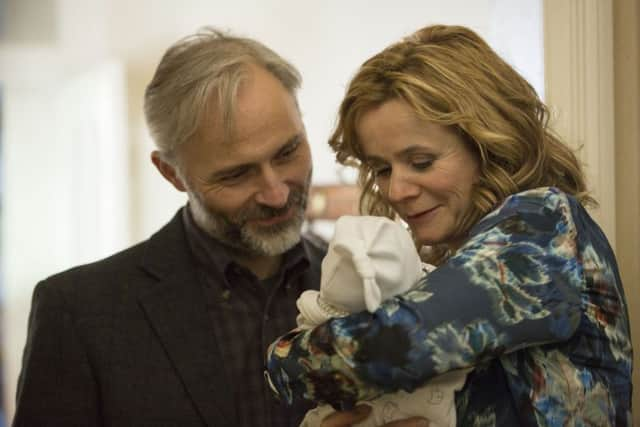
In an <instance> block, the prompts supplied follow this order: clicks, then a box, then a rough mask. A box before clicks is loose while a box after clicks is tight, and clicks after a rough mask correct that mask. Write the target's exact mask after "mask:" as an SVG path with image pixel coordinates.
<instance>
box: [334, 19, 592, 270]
mask: <svg viewBox="0 0 640 427" xmlns="http://www.w3.org/2000/svg"><path fill="white" fill-rule="evenodd" d="M391 99H401V100H403V101H404V102H406V103H407V104H408V105H409V106H410V107H411V108H412V109H413V110H414V112H415V113H416V114H417V116H418V117H420V118H421V119H423V120H426V121H430V122H435V123H439V124H442V125H445V126H451V127H453V128H455V129H456V130H457V131H458V132H459V133H460V134H461V136H462V137H463V139H464V140H465V141H466V142H467V143H468V144H469V145H470V147H471V149H472V150H473V151H475V153H476V154H477V156H478V159H479V164H480V167H479V179H478V181H477V183H476V185H475V186H474V189H473V192H472V203H471V205H472V207H471V209H470V211H469V212H468V214H467V216H466V218H465V219H464V220H463V222H462V224H461V227H462V230H461V232H462V234H464V233H466V232H467V231H468V230H469V229H470V228H471V227H472V226H473V225H474V224H475V223H476V222H478V220H479V219H480V218H482V217H483V216H484V215H486V214H487V213H488V212H490V211H491V210H492V209H495V208H496V207H497V205H498V204H500V203H501V202H502V201H503V200H504V199H505V198H506V197H507V196H509V195H511V194H514V193H517V192H520V191H523V190H527V189H532V188H536V187H543V186H554V187H558V188H559V189H561V190H562V191H564V192H566V193H568V194H571V195H574V196H575V197H576V198H577V199H578V200H579V201H580V202H581V203H582V204H584V205H595V204H596V202H595V200H594V199H592V198H591V196H589V194H588V193H587V189H586V185H585V178H584V175H583V172H582V169H581V166H580V163H579V162H578V159H577V158H576V156H575V155H574V153H573V152H572V151H571V149H569V148H568V147H567V146H566V145H564V144H563V143H562V142H561V141H560V140H559V138H558V137H557V136H556V135H554V133H553V132H552V131H551V129H550V128H549V127H548V121H549V111H548V109H547V107H546V106H545V105H544V103H543V102H542V101H541V100H540V99H539V97H538V95H537V94H536V92H535V90H534V89H533V87H532V86H531V85H530V84H529V83H528V82H527V81H526V80H525V79H524V78H523V77H522V76H520V75H519V74H518V73H517V72H516V71H515V70H514V69H513V68H512V67H511V66H509V65H508V64H507V63H506V62H505V61H504V60H502V59H501V58H500V57H499V56H498V55H497V54H496V53H495V52H494V51H493V50H492V49H491V48H490V47H489V45H488V44H487V43H486V42H485V41H484V40H482V38H480V37H479V36H478V35H477V34H476V33H474V32H473V31H471V30H470V29H468V28H465V27H460V26H444V25H434V26H429V27H425V28H423V29H421V30H419V31H417V32H415V33H414V34H412V35H410V36H409V37H406V38H405V39H403V40H401V41H400V42H398V43H395V44H393V45H391V46H389V47H388V48H386V49H384V50H383V51H382V52H380V53H378V54H376V55H374V56H373V57H372V58H370V59H369V60H367V61H366V62H365V63H364V64H363V65H362V66H361V67H360V69H359V70H358V72H357V73H356V75H355V76H354V77H353V79H352V80H351V83H350V84H349V87H348V89H347V93H346V95H345V98H344V100H343V101H342V104H341V106H340V111H339V117H338V123H337V126H336V129H335V131H334V133H333V135H332V136H331V138H330V140H329V144H330V145H331V147H332V148H333V150H334V151H335V152H336V158H337V160H338V162H340V163H341V164H345V165H351V166H356V167H357V168H358V169H359V172H360V174H359V184H360V186H361V187H362V195H361V199H360V211H361V212H362V213H364V214H370V215H383V216H388V217H391V218H393V217H395V212H394V211H393V209H392V208H391V206H390V205H389V204H388V203H387V202H386V201H385V199H384V197H383V195H382V194H381V193H380V192H379V189H378V187H377V186H376V184H375V176H374V174H373V171H372V170H371V169H370V167H369V165H367V163H366V162H365V161H364V155H363V152H362V149H361V146H360V143H359V141H358V135H357V132H356V127H357V125H358V121H359V119H360V117H361V116H362V115H363V114H364V113H366V112H367V111H370V110H371V109H373V108H375V107H377V106H379V105H381V104H382V103H384V102H386V101H389V100H391ZM433 249H434V250H433V251H432V253H433V254H434V255H433V257H430V258H431V259H430V261H431V262H435V263H438V262H439V261H442V259H443V258H444V256H445V255H444V254H445V252H446V251H445V249H446V248H433Z"/></svg>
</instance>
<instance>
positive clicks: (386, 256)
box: [297, 216, 469, 427]
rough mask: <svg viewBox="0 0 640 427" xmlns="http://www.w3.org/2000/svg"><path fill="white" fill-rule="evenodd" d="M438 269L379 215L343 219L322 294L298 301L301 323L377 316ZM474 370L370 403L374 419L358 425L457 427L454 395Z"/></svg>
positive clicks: (314, 417)
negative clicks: (403, 422)
mask: <svg viewBox="0 0 640 427" xmlns="http://www.w3.org/2000/svg"><path fill="white" fill-rule="evenodd" d="M432 269H433V266H430V265H427V264H423V263H422V262H421V260H420V257H419V255H418V252H417V250H416V248H415V245H414V243H413V240H412V239H411V236H410V235H409V233H408V232H407V230H405V229H404V227H402V226H401V225H400V224H398V223H396V222H393V221H391V220H390V219H388V218H383V217H374V216H343V217H341V218H339V219H338V220H337V221H336V224H335V234H334V237H333V239H332V240H331V242H330V243H329V249H328V252H327V255H326V257H325V258H324V260H323V261H322V276H321V279H320V291H319V292H318V291H305V292H303V293H302V295H300V297H299V298H298V301H297V306H298V310H299V311H300V314H299V315H298V318H297V322H298V326H299V327H301V328H313V327H315V326H317V325H320V324H321V323H324V322H326V321H327V320H329V319H330V318H332V317H341V316H346V315H348V314H350V313H356V312H360V311H363V310H368V311H369V312H374V311H375V310H376V309H377V308H378V307H379V306H380V304H381V303H382V301H384V300H385V299H387V298H390V297H393V296H394V295H398V294H402V293H404V292H407V291H408V290H410V289H412V288H413V287H414V286H415V285H416V284H417V283H418V282H419V281H420V279H421V278H423V277H424V276H425V275H426V274H427V273H428V272H429V271H431V270H432ZM468 372H469V371H468V370H465V371H452V372H448V373H446V374H444V375H441V376H438V377H436V378H433V379H432V380H431V381H429V382H428V383H427V384H425V385H423V386H422V387H420V388H418V389H416V390H414V391H413V393H407V392H404V391H398V392H396V393H393V394H385V395H382V396H380V397H379V398H377V399H375V400H373V401H369V402H366V404H367V405H369V406H371V407H372V409H373V410H372V411H371V415H370V416H369V417H368V418H367V419H366V420H365V421H363V422H362V423H359V424H357V426H367V427H369V426H371V427H375V426H380V425H383V424H385V423H388V422H391V421H395V420H400V419H404V418H408V417H412V416H423V417H425V418H427V419H428V420H429V421H430V424H429V425H430V426H432V427H454V426H455V425H456V410H455V401H454V392H455V391H456V390H460V389H461V388H462V387H463V385H464V383H465V379H466V375H467V373H468ZM332 412H333V408H331V406H329V405H321V406H318V407H317V408H315V409H313V410H311V411H309V412H308V413H307V415H306V416H305V418H304V420H303V421H302V424H301V425H300V426H301V427H317V426H319V425H320V423H321V421H322V420H323V419H324V418H325V417H326V416H327V415H329V414H331V413H332Z"/></svg>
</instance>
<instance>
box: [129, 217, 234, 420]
mask: <svg viewBox="0 0 640 427" xmlns="http://www.w3.org/2000/svg"><path fill="white" fill-rule="evenodd" d="M179 215H180V212H178V214H177V215H176V216H175V217H174V219H173V220H172V221H171V222H170V223H169V224H168V225H167V226H166V227H165V228H163V229H162V230H160V231H159V232H158V233H156V234H155V235H154V236H153V237H152V238H151V239H150V240H149V241H148V243H147V245H148V247H147V250H146V253H145V259H144V261H143V268H144V269H145V270H147V271H148V272H149V273H151V274H153V275H155V276H157V277H158V279H159V282H158V283H156V284H155V285H154V286H153V287H152V289H150V290H149V292H147V293H145V294H144V295H142V296H141V297H140V303H141V305H142V307H143V308H144V310H145V313H146V315H147V318H148V320H149V322H150V323H151V325H152V328H153V329H154V330H155V331H156V333H157V335H158V338H159V339H160V341H161V342H162V344H163V346H164V348H165V349H166V352H167V355H168V357H169V358H170V359H171V362H172V364H173V366H174V367H175V369H176V371H177V373H178V375H179V376H180V377H181V378H182V381H183V383H184V386H185V389H186V390H187V392H188V394H189V395H190V396H191V398H192V399H193V402H194V404H195V406H196V407H197V409H198V411H199V413H200V415H201V416H202V418H203V420H204V421H205V423H206V424H207V425H209V426H214V425H215V426H223V425H224V426H229V427H231V426H232V425H233V424H232V423H233V420H235V419H236V414H235V412H234V410H235V409H234V408H235V404H234V402H233V396H232V393H230V390H231V389H232V388H231V387H230V385H229V382H228V381H229V379H228V378H227V377H226V372H225V370H224V361H223V360H222V359H221V357H220V352H219V351H218V343H216V340H215V337H214V334H213V331H212V329H211V320H210V319H209V317H208V314H207V311H206V306H205V303H204V296H203V293H202V288H201V285H200V283H199V281H198V278H197V276H196V274H195V271H196V269H195V266H194V265H193V259H192V257H191V255H190V251H189V248H188V245H187V241H186V236H185V235H184V230H183V227H182V221H181V219H180V216H179Z"/></svg>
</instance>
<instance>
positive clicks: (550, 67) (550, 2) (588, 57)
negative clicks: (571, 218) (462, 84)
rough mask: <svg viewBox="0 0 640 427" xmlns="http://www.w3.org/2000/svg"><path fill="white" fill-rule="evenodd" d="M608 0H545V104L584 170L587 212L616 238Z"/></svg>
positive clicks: (557, 129)
mask: <svg viewBox="0 0 640 427" xmlns="http://www.w3.org/2000/svg"><path fill="white" fill-rule="evenodd" d="M612 13H613V12H612V0H545V1H544V19H543V21H544V49H545V94H546V96H545V97H546V103H547V105H549V107H550V109H551V112H552V119H551V123H552V126H553V128H554V129H555V131H556V132H557V133H558V134H559V135H560V136H561V137H562V139H563V140H564V141H566V142H567V144H568V145H569V146H571V147H572V148H574V149H576V150H578V151H577V154H578V156H579V158H580V160H581V161H582V163H583V164H584V166H585V172H586V176H587V183H588V186H589V189H590V190H591V191H592V192H593V195H594V196H595V198H596V199H597V200H598V202H599V203H600V207H599V208H596V209H594V210H593V211H592V215H593V216H594V218H595V220H596V221H597V222H598V223H599V224H600V226H601V227H602V229H603V230H604V232H605V234H606V235H607V237H608V238H609V241H610V242H611V244H612V245H613V246H615V240H616V233H615V231H616V214H615V203H616V191H615V167H614V166H615V150H614V148H615V144H614V143H615V136H614V103H613V102H614V84H613V82H614V81H613V15H612Z"/></svg>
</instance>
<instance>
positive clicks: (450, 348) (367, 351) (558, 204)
mask: <svg viewBox="0 0 640 427" xmlns="http://www.w3.org/2000/svg"><path fill="white" fill-rule="evenodd" d="M576 234H577V231H576V227H575V224H574V222H573V218H572V216H571V206H570V201H569V199H568V198H567V196H566V195H564V194H563V193H561V192H559V191H558V190H555V189H537V190H532V191H528V192H524V193H519V194H517V195H514V196H511V197H510V198H508V199H507V200H506V201H505V203H504V204H503V205H502V206H501V207H500V208H498V209H497V210H496V211H494V212H493V213H491V214H490V215H488V216H487V217H485V218H484V219H483V220H482V221H480V223H479V224H477V225H476V227H474V229H473V230H472V231H471V238H470V239H469V241H468V242H467V243H466V244H465V245H464V246H463V247H462V248H461V249H460V250H459V251H458V252H457V253H456V254H455V255H454V256H452V257H451V258H450V259H449V260H448V261H447V262H446V263H445V264H443V265H442V266H441V267H439V268H438V269H436V270H435V271H433V272H432V273H431V274H430V275H429V276H428V277H426V278H425V280H424V281H423V282H422V284H421V285H420V286H418V288H417V289H415V290H412V291H410V292H408V293H406V294H404V295H402V296H400V297H396V298H394V299H392V300H389V301H387V302H385V303H384V304H383V305H382V307H381V308H380V309H378V310H377V311H376V312H375V313H367V312H362V313H358V314H354V315H351V316H348V317H346V318H341V319H334V320H331V321H330V322H327V323H325V324H323V325H321V326H319V327H317V328H315V329H313V330H311V331H306V332H301V331H296V330H294V331H292V332H291V333H289V334H287V335H285V336H283V337H281V338H280V339H279V340H278V341H276V342H275V343H274V344H272V346H271V347H270V349H269V354H268V366H267V368H268V372H269V374H270V378H271V381H272V383H273V385H274V387H275V389H276V390H277V393H278V394H279V395H280V396H281V398H283V399H284V400H286V401H289V402H291V401H293V400H296V399H301V398H304V399H312V400H317V401H318V400H319V401H324V402H328V403H331V404H332V405H333V406H334V408H336V409H348V408H350V407H351V406H352V405H353V404H355V402H356V401H358V400H365V399H370V398H373V397H376V396H377V395H379V394H381V393H382V392H389V391H395V390H397V389H399V388H402V389H405V390H412V389H414V388H415V387H417V386H419V385H421V384H422V383H424V382H425V381H426V380H428V379H430V378H431V377H433V376H435V375H438V374H441V373H444V372H447V371H450V370H453V369H458V368H463V367H468V366H471V365H474V364H476V363H478V362H481V361H483V360H488V359H491V358H494V357H497V356H500V355H501V354H503V353H505V352H511V351H514V350H517V349H519V348H523V347H527V346H532V345H538V344H542V343H547V342H556V341H563V340H566V339H568V338H569V337H571V335H572V334H573V332H574V331H575V329H576V327H577V325H578V322H579V320H580V291H581V287H582V286H583V282H584V275H583V271H582V266H581V264H580V260H579V257H578V254H577V246H576Z"/></svg>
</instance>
